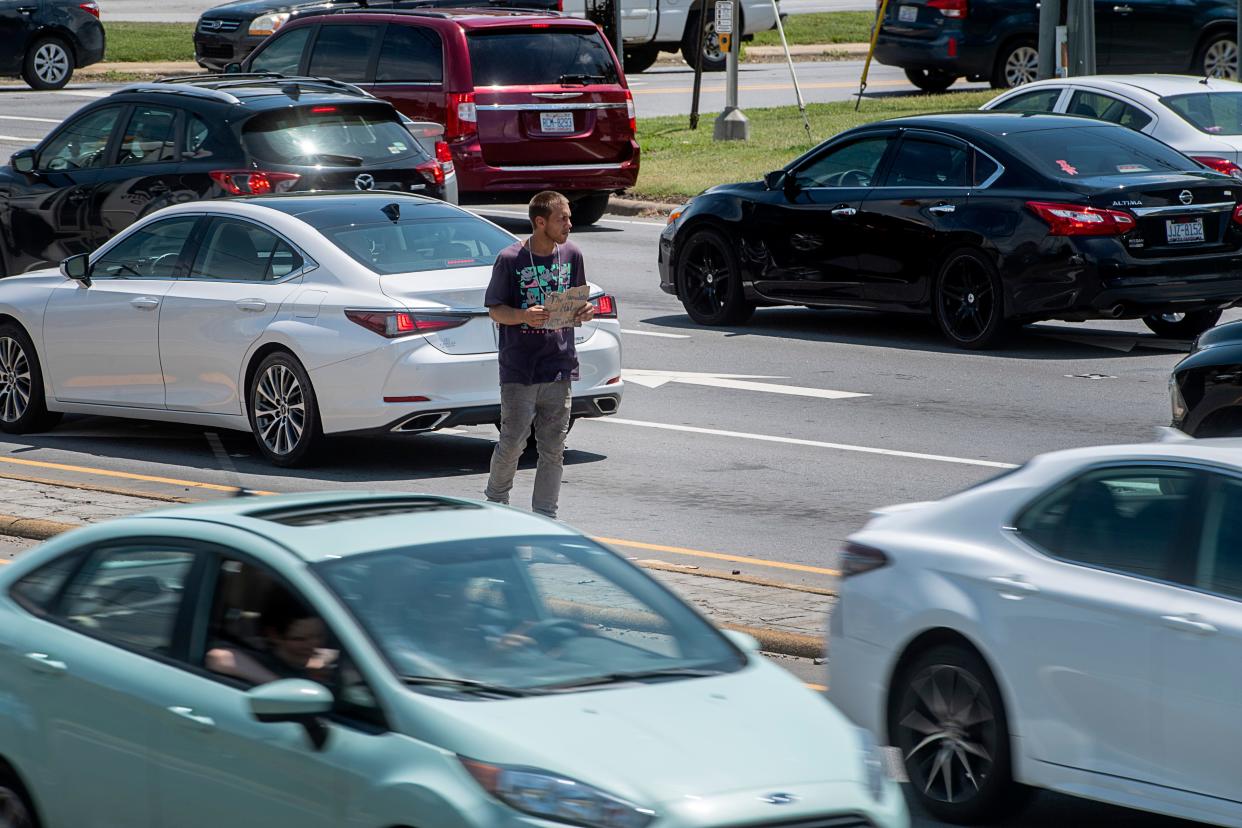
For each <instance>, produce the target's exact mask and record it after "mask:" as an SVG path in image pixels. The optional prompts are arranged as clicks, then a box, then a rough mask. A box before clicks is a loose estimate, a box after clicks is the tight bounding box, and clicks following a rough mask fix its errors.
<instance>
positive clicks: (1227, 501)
mask: <svg viewBox="0 0 1242 828" xmlns="http://www.w3.org/2000/svg"><path fill="white" fill-rule="evenodd" d="M1239 515H1242V480H1237V479H1235V478H1232V477H1223V476H1221V477H1218V478H1217V485H1216V486H1215V488H1214V490H1213V492H1212V496H1211V497H1210V498H1209V499H1208V504H1207V509H1206V512H1205V514H1204V520H1203V548H1202V550H1201V552H1200V555H1199V568H1198V571H1197V572H1196V573H1195V585H1196V586H1199V587H1202V588H1203V589H1206V590H1208V591H1210V592H1216V593H1219V594H1221V595H1227V596H1229V597H1230V598H1242V521H1240V520H1239V519H1238V516H1239Z"/></svg>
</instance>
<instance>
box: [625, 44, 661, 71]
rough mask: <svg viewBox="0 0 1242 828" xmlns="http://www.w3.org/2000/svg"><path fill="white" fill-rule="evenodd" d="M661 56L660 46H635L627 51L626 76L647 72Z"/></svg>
mask: <svg viewBox="0 0 1242 828" xmlns="http://www.w3.org/2000/svg"><path fill="white" fill-rule="evenodd" d="M659 56H660V48H659V47H658V46H634V47H632V48H629V49H626V50H625V74H627V75H637V74H639V73H640V72H646V71H647V70H648V69H650V68H651V66H652V65H653V64H654V63H655V62H656V58H658V57H659Z"/></svg>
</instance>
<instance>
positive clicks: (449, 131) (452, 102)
mask: <svg viewBox="0 0 1242 828" xmlns="http://www.w3.org/2000/svg"><path fill="white" fill-rule="evenodd" d="M445 106H446V107H447V109H448V117H446V118H445V124H444V137H445V139H446V140H449V141H454V140H457V139H459V138H468V137H470V136H471V135H474V134H476V133H477V132H478V131H479V112H478V109H477V108H475V105H474V93H473V92H450V93H448V95H447V96H445Z"/></svg>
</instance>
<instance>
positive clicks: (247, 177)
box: [208, 170, 302, 195]
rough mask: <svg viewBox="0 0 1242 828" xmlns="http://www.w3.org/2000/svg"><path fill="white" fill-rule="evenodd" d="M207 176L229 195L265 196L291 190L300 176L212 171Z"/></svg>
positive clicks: (285, 173) (283, 173) (256, 171)
mask: <svg viewBox="0 0 1242 828" xmlns="http://www.w3.org/2000/svg"><path fill="white" fill-rule="evenodd" d="M208 175H210V176H211V180H212V181H214V182H216V183H217V184H219V185H220V186H221V187H222V188H223V189H224V190H225V191H226V192H228V193H229V194H230V195H267V194H268V193H284V192H288V191H289V190H292V189H293V185H294V184H296V183H298V179H299V178H301V177H302V176H300V175H298V174H297V173H288V172H263V171H262V170H212V171H211V172H210V173H208Z"/></svg>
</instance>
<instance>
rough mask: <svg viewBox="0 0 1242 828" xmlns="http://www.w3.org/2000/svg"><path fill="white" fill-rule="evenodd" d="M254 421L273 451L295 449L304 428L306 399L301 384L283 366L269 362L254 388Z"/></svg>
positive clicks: (261, 437) (277, 452) (260, 436)
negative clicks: (269, 364)
mask: <svg viewBox="0 0 1242 828" xmlns="http://www.w3.org/2000/svg"><path fill="white" fill-rule="evenodd" d="M254 420H255V426H256V427H257V429H258V432H259V439H260V440H262V441H263V445H265V446H266V447H267V448H268V450H270V451H271V452H272V453H273V454H288V453H290V452H291V451H293V450H294V449H295V448H297V446H298V444H299V443H300V442H301V440H302V434H303V433H304V432H305V431H306V398H305V395H304V393H303V391H302V384H301V383H300V382H298V378H297V376H296V375H295V374H294V373H293V371H291V370H289V368H288V367H287V366H284V365H280V364H277V365H272V366H270V367H269V368H268V369H267V370H266V371H264V372H263V376H261V377H259V383H258V385H257V386H256V387H255V399H254Z"/></svg>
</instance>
